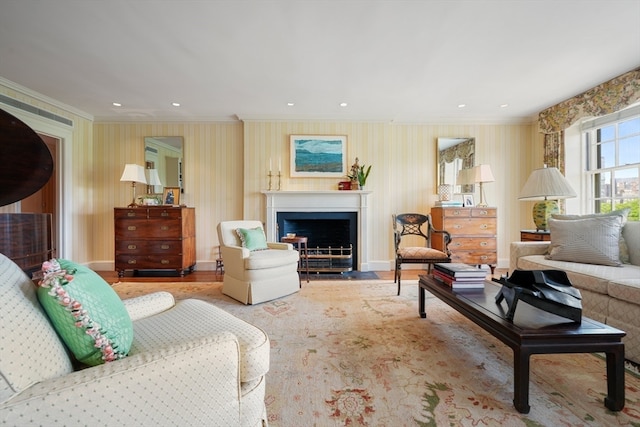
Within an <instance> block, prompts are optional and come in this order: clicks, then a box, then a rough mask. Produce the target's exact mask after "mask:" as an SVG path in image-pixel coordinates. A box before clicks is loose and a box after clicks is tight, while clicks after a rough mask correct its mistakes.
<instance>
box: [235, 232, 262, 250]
mask: <svg viewBox="0 0 640 427" xmlns="http://www.w3.org/2000/svg"><path fill="white" fill-rule="evenodd" d="M236 233H238V237H240V241H241V242H242V247H243V248H247V249H249V250H250V251H263V250H265V249H269V247H268V246H267V237H266V236H265V235H264V230H263V229H262V228H260V227H256V228H237V229H236Z"/></svg>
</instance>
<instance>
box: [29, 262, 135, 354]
mask: <svg viewBox="0 0 640 427" xmlns="http://www.w3.org/2000/svg"><path fill="white" fill-rule="evenodd" d="M42 272H43V278H42V280H40V281H39V283H38V286H39V287H38V290H37V294H38V300H39V301H40V304H41V305H42V307H43V308H44V310H45V312H46V313H47V315H48V317H49V320H50V321H51V323H52V324H53V326H54V328H55V329H56V331H57V332H58V335H60V337H61V338H62V340H63V341H64V343H65V344H66V346H67V347H68V348H69V350H70V351H71V353H73V355H74V356H75V358H76V359H77V360H78V361H79V362H81V363H84V364H85V365H89V366H94V365H99V364H102V363H105V362H111V361H113V360H117V359H120V358H123V357H125V356H126V355H127V354H128V353H129V349H130V348H131V343H132V342H133V322H132V321H131V318H130V317H129V313H128V312H127V310H126V308H125V306H124V303H123V302H122V300H121V299H120V297H118V295H117V294H116V292H115V291H114V290H113V289H112V288H111V286H109V284H108V283H107V282H105V281H104V279H102V277H100V275H98V274H97V273H96V272H94V271H93V270H91V269H89V268H88V267H86V266H83V265H80V264H76V263H73V262H71V261H67V260H64V259H52V260H50V261H46V262H45V263H43V264H42Z"/></svg>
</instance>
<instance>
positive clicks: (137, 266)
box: [116, 254, 182, 270]
mask: <svg viewBox="0 0 640 427" xmlns="http://www.w3.org/2000/svg"><path fill="white" fill-rule="evenodd" d="M116 265H117V266H119V268H122V269H126V270H153V269H158V270H164V269H168V268H171V269H179V268H181V267H182V256H181V255H166V256H164V255H128V254H121V255H117V256H116Z"/></svg>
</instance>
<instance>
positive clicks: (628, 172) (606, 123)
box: [582, 107, 640, 221]
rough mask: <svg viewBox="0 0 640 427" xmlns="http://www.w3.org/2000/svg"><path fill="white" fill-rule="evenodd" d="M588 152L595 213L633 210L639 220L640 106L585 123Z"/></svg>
mask: <svg viewBox="0 0 640 427" xmlns="http://www.w3.org/2000/svg"><path fill="white" fill-rule="evenodd" d="M582 129H583V131H584V133H583V137H584V141H585V144H586V153H587V159H586V161H587V163H586V165H587V168H586V174H587V178H588V179H587V201H588V205H589V206H591V208H592V211H593V212H595V213H606V212H610V211H612V210H616V209H623V208H630V209H631V211H630V213H629V220H630V221H638V220H639V219H640V218H639V200H640V197H639V196H640V189H639V187H640V107H634V108H630V109H627V110H623V111H621V112H618V113H616V114H612V115H609V116H605V117H600V118H598V119H593V120H590V121H588V122H585V123H583V126H582Z"/></svg>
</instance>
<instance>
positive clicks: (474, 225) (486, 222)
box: [444, 218, 497, 236]
mask: <svg viewBox="0 0 640 427" xmlns="http://www.w3.org/2000/svg"><path fill="white" fill-rule="evenodd" d="M444 229H445V230H447V231H448V232H449V233H451V234H452V235H456V234H471V235H473V234H486V235H491V236H494V235H495V234H496V229H497V227H496V221H495V218H487V219H484V218H465V219H463V218H457V219H456V220H448V219H445V221H444Z"/></svg>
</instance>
